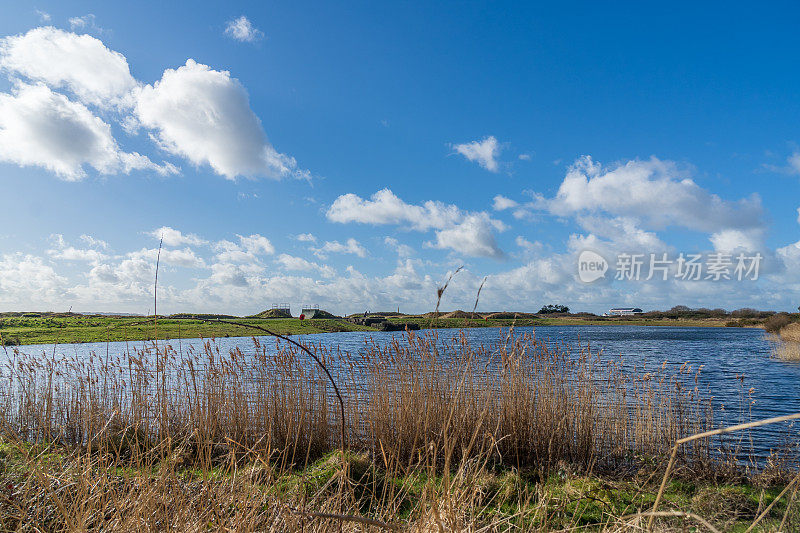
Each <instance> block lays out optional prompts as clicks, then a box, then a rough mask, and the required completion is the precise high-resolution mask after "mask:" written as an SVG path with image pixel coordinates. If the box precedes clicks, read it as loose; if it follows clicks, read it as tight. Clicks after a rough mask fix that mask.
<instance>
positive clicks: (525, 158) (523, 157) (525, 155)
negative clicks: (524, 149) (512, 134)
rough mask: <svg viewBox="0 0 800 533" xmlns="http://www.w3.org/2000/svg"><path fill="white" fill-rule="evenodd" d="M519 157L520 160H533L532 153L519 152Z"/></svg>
mask: <svg viewBox="0 0 800 533" xmlns="http://www.w3.org/2000/svg"><path fill="white" fill-rule="evenodd" d="M517 157H518V158H519V160H520V161H530V160H531V155H530V154H519V155H518V156H517Z"/></svg>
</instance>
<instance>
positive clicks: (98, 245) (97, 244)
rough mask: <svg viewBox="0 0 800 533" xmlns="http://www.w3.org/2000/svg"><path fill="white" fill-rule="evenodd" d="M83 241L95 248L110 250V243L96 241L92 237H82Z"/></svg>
mask: <svg viewBox="0 0 800 533" xmlns="http://www.w3.org/2000/svg"><path fill="white" fill-rule="evenodd" d="M81 240H82V241H83V242H85V243H86V244H87V245H88V246H91V247H93V248H102V249H103V250H106V249H108V243H107V242H106V241H103V240H100V239H95V238H94V237H92V236H91V235H86V234H84V235H81Z"/></svg>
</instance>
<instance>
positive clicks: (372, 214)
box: [326, 189, 463, 231]
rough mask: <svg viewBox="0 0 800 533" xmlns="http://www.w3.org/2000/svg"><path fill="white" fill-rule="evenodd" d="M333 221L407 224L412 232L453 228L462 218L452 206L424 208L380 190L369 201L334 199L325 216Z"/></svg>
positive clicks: (430, 203)
mask: <svg viewBox="0 0 800 533" xmlns="http://www.w3.org/2000/svg"><path fill="white" fill-rule="evenodd" d="M326 216H327V217H328V220H331V221H333V222H340V223H348V222H359V223H361V224H402V223H409V224H410V225H411V229H415V230H417V231H427V230H429V229H432V228H434V229H441V228H445V227H448V226H452V225H453V224H455V223H456V222H458V221H459V220H461V219H462V218H463V214H462V212H461V210H460V209H459V208H458V207H457V206H455V205H446V204H443V203H442V202H434V201H427V202H425V203H424V204H423V205H413V204H407V203H405V202H404V201H403V200H401V199H400V198H398V197H397V196H396V195H395V194H394V193H393V192H392V191H391V190H389V189H382V190H380V191H378V192H376V193H375V194H373V195H372V197H371V198H370V199H369V200H364V199H363V198H361V197H359V196H357V195H355V194H352V193H348V194H344V195H342V196H339V197H338V198H337V199H336V200H334V202H333V204H332V205H331V207H330V209H328V212H327V214H326Z"/></svg>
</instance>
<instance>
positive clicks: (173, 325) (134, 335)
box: [0, 313, 727, 345]
mask: <svg viewBox="0 0 800 533" xmlns="http://www.w3.org/2000/svg"><path fill="white" fill-rule="evenodd" d="M233 320H234V321H236V322H241V323H245V324H251V325H257V326H261V327H265V328H268V329H270V330H271V331H273V332H275V333H278V334H281V335H303V334H309V333H325V332H337V331H375V329H374V328H370V327H366V326H360V325H357V324H353V323H352V322H348V321H346V320H344V319H309V320H303V321H301V320H299V319H297V318H233ZM389 321H390V322H395V323H399V324H403V323H409V324H417V325H419V326H420V328H422V329H426V328H463V327H505V328H508V327H510V326H512V325H515V326H518V327H523V326H562V325H598V326H609V325H635V326H684V327H724V326H725V325H726V323H727V322H726V321H725V320H723V319H665V318H663V319H649V318H637V317H615V318H605V317H595V318H586V317H555V318H544V317H542V318H518V319H488V320H483V319H480V318H476V319H464V318H441V317H440V318H436V319H431V318H428V317H425V316H414V315H408V316H401V317H390V318H389ZM156 334H157V335H158V338H159V339H178V338H184V339H185V338H199V337H202V338H207V339H208V338H219V337H249V336H252V335H253V334H258V332H257V331H256V330H254V329H250V328H244V327H241V326H234V325H231V324H225V323H221V322H208V321H203V320H193V319H190V318H181V319H177V318H171V317H160V318H159V319H158V321H157V327H156V328H154V323H153V320H152V318H148V317H142V316H138V317H137V316H106V315H77V314H65V313H60V314H59V313H0V336H2V338H3V342H4V343H5V344H7V345H13V344H49V343H59V344H67V343H79V342H105V341H141V340H152V339H153V338H154V337H155V335H156Z"/></svg>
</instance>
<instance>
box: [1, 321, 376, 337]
mask: <svg viewBox="0 0 800 533" xmlns="http://www.w3.org/2000/svg"><path fill="white" fill-rule="evenodd" d="M235 321H236V322H241V323H244V324H250V325H256V326H261V327H263V328H267V329H269V330H271V331H274V332H275V333H279V334H282V335H286V334H291V335H302V334H308V333H324V332H333V331H373V329H372V328H367V327H364V326H358V325H356V324H351V323H350V322H347V321H345V320H337V319H333V320H323V319H310V320H302V321H301V320H300V319H297V318H272V319H257V318H241V319H235ZM156 333H157V334H158V338H159V339H178V338H184V339H185V338H198V337H203V338H212V337H213V338H220V337H250V336H253V335H259V334H260V333H259V332H258V331H257V330H255V329H252V328H245V327H241V326H234V325H231V324H224V323H216V322H205V321H202V320H192V319H180V320H178V319H169V318H159V319H158V324H157V329H156V328H155V327H154V324H153V321H152V320H147V319H146V318H145V317H109V316H98V315H92V316H83V315H72V316H63V315H62V316H52V315H44V314H43V315H41V316H3V315H0V336H2V337H3V341H4V342H5V343H6V344H49V343H59V344H67V343H80V342H105V341H111V342H113V341H141V340H152V339H154V338H155V335H156Z"/></svg>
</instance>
